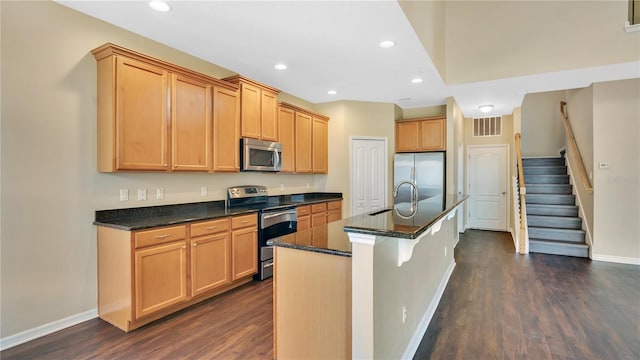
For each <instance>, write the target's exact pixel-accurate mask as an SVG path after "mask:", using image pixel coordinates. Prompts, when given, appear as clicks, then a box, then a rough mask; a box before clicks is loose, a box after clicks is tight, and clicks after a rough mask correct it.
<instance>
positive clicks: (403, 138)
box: [396, 117, 447, 152]
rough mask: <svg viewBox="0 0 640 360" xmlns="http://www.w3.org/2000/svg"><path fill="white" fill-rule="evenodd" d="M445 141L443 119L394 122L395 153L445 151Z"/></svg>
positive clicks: (444, 120)
mask: <svg viewBox="0 0 640 360" xmlns="http://www.w3.org/2000/svg"><path fill="white" fill-rule="evenodd" d="M446 140H447V138H446V119H445V118H443V117H437V118H421V119H412V120H405V121H398V122H396V152H420V151H441V150H446V144H447V143H446Z"/></svg>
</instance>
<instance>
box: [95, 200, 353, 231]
mask: <svg viewBox="0 0 640 360" xmlns="http://www.w3.org/2000/svg"><path fill="white" fill-rule="evenodd" d="M332 200H342V193H318V192H313V193H304V194H292V195H278V196H269V198H268V202H267V205H266V206H263V207H262V208H265V209H278V208H283V207H291V206H302V205H307V204H314V203H319V202H326V201H332ZM259 210H260V207H238V208H231V209H228V208H226V207H225V201H224V200H218V201H207V202H198V203H189V204H175V205H160V206H147V207H138V208H127V209H113V210H98V211H96V213H95V221H94V222H93V224H94V225H98V226H106V227H111V228H115V229H120V230H127V231H131V230H140V229H147V228H152V227H158V226H167V225H175V224H180V223H186V222H191V221H203V220H211V219H216V218H221V217H226V216H234V215H243V214H249V213H255V212H258V211H259Z"/></svg>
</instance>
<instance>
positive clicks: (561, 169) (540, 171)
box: [522, 166, 567, 176]
mask: <svg viewBox="0 0 640 360" xmlns="http://www.w3.org/2000/svg"><path fill="white" fill-rule="evenodd" d="M522 170H523V172H524V175H525V176H527V175H566V174H567V167H566V166H523V167H522Z"/></svg>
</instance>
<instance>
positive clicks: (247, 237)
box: [231, 227, 258, 280]
mask: <svg viewBox="0 0 640 360" xmlns="http://www.w3.org/2000/svg"><path fill="white" fill-rule="evenodd" d="M231 267H232V270H231V276H232V280H236V279H239V278H241V277H244V276H248V275H252V274H255V273H257V272H258V230H257V228H256V227H248V228H244V229H240V230H234V231H233V232H232V235H231Z"/></svg>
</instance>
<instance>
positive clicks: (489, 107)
mask: <svg viewBox="0 0 640 360" xmlns="http://www.w3.org/2000/svg"><path fill="white" fill-rule="evenodd" d="M478 109H480V111H482V112H483V113H488V112H489V111H491V110H493V105H490V104H487V105H480V106H478Z"/></svg>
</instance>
